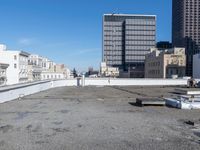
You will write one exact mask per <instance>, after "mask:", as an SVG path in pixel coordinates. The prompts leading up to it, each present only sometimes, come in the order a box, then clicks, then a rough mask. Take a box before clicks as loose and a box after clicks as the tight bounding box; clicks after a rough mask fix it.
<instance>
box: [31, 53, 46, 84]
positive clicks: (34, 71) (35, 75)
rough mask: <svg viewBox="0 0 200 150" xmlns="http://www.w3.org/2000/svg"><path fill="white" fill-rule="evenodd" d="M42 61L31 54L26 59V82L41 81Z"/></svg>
mask: <svg viewBox="0 0 200 150" xmlns="http://www.w3.org/2000/svg"><path fill="white" fill-rule="evenodd" d="M42 60H43V58H42V57H41V56H39V55H35V54H31V55H30V56H29V59H28V80H29V81H31V82H32V81H38V80H41V73H42V69H43V68H42V63H43V62H42Z"/></svg>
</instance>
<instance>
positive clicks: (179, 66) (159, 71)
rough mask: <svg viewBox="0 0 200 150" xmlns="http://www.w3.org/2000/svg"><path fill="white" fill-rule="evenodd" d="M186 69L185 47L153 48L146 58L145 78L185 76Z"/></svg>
mask: <svg viewBox="0 0 200 150" xmlns="http://www.w3.org/2000/svg"><path fill="white" fill-rule="evenodd" d="M185 69H186V55H185V48H172V49H166V50H162V51H160V50H158V49H157V48H152V49H151V50H150V53H149V54H147V55H146V59H145V78H172V77H173V76H177V77H184V76H185Z"/></svg>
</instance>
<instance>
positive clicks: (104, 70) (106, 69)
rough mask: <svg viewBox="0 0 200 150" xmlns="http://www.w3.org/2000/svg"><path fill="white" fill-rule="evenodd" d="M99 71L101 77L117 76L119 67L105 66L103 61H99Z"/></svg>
mask: <svg viewBox="0 0 200 150" xmlns="http://www.w3.org/2000/svg"><path fill="white" fill-rule="evenodd" d="M100 72H101V76H103V77H119V68H118V67H110V66H107V65H106V63H105V62H102V63H101V68H100Z"/></svg>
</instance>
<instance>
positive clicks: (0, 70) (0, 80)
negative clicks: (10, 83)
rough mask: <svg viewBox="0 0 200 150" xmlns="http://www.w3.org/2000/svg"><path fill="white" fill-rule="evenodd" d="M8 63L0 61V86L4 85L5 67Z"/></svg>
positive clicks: (5, 78)
mask: <svg viewBox="0 0 200 150" xmlns="http://www.w3.org/2000/svg"><path fill="white" fill-rule="evenodd" d="M8 66H9V65H8V64H3V63H0V86H3V85H6V83H7V68H8Z"/></svg>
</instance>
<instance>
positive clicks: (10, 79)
mask: <svg viewBox="0 0 200 150" xmlns="http://www.w3.org/2000/svg"><path fill="white" fill-rule="evenodd" d="M28 57H29V54H28V53H27V52H24V51H11V50H7V49H6V46H5V45H0V62H4V63H6V64H9V67H8V68H7V84H8V85H11V84H18V83H24V82H28Z"/></svg>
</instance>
